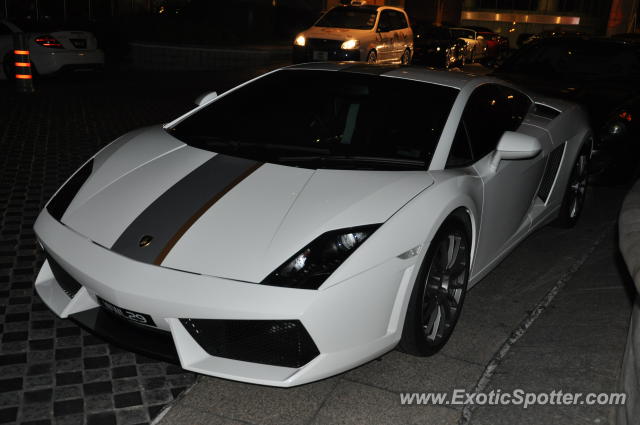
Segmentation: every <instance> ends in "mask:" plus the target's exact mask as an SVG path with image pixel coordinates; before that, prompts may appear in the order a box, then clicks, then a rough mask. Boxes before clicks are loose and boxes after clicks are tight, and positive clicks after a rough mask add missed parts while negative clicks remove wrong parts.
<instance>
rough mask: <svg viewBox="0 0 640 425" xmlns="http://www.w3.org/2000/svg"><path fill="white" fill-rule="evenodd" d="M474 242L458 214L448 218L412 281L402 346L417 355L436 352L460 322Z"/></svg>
mask: <svg viewBox="0 0 640 425" xmlns="http://www.w3.org/2000/svg"><path fill="white" fill-rule="evenodd" d="M470 251H471V244H470V238H469V235H468V233H467V228H466V226H465V225H464V223H463V222H462V221H461V220H460V219H459V218H458V217H454V216H452V217H450V218H448V219H447V220H446V221H445V222H444V224H443V225H442V227H441V228H440V230H438V233H436V236H435V237H434V238H433V241H432V243H431V246H430V247H429V250H428V251H427V254H426V256H425V258H424V260H423V262H422V265H421V267H420V271H419V272H418V277H417V279H416V281H415V283H414V285H413V290H412V292H411V298H410V299H409V306H408V308H407V315H406V317H405V322H404V328H403V330H402V338H401V340H400V346H399V348H400V349H401V350H402V351H404V352H405V353H408V354H413V355H415V356H430V355H433V354H435V353H437V352H438V351H439V350H440V349H441V348H442V347H444V345H445V344H446V342H447V341H448V340H449V337H450V336H451V334H452V332H453V329H454V327H455V325H456V323H457V322H458V318H459V317H460V312H461V311H462V305H463V303H464V299H465V295H466V292H467V284H468V282H469V264H470V255H469V254H470Z"/></svg>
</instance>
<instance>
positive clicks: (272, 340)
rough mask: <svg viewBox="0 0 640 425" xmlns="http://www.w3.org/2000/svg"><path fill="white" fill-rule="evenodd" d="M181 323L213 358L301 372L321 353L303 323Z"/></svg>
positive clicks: (292, 321)
mask: <svg viewBox="0 0 640 425" xmlns="http://www.w3.org/2000/svg"><path fill="white" fill-rule="evenodd" d="M180 322H181V323H182V325H183V326H184V327H185V329H186V330H187V331H188V332H189V334H190V335H191V336H192V337H193V339H195V340H196V342H197V343H198V344H199V345H200V346H201V347H202V348H203V349H204V350H205V351H206V352H207V353H209V354H210V355H212V356H216V357H224V358H227V359H233V360H241V361H245V362H251V363H261V364H267V365H272V366H283V367H291V368H299V367H301V366H304V365H305V364H307V363H309V362H310V361H311V360H313V359H314V358H315V357H316V356H317V355H318V354H320V352H319V351H318V348H317V347H316V344H315V343H314V342H313V339H311V336H309V333H308V332H307V330H306V329H305V328H304V326H303V325H302V323H301V322H300V321H299V320H204V319H180Z"/></svg>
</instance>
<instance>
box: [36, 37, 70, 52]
mask: <svg viewBox="0 0 640 425" xmlns="http://www.w3.org/2000/svg"><path fill="white" fill-rule="evenodd" d="M36 43H38V44H39V45H41V46H44V47H51V48H52V49H64V47H62V43H60V42H59V41H58V39H56V38H55V37H53V36H51V35H41V36H38V37H36Z"/></svg>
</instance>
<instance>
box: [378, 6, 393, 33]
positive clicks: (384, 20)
mask: <svg viewBox="0 0 640 425" xmlns="http://www.w3.org/2000/svg"><path fill="white" fill-rule="evenodd" d="M389 12H391V11H390V10H383V11H382V12H381V13H380V21H379V22H378V31H380V32H387V31H391V29H392V22H391V15H390V13H389Z"/></svg>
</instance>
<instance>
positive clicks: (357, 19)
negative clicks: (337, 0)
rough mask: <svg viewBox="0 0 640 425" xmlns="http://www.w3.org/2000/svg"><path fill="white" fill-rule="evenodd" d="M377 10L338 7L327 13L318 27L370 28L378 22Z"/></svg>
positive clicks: (319, 21) (317, 24) (317, 23)
mask: <svg viewBox="0 0 640 425" xmlns="http://www.w3.org/2000/svg"><path fill="white" fill-rule="evenodd" d="M377 15H378V12H377V10H375V9H368V8H362V7H336V8H334V9H331V10H330V11H328V12H327V13H325V14H324V15H323V16H322V18H320V20H318V22H316V24H315V26H316V27H332V28H351V29H358V30H369V29H371V28H373V26H374V25H375V23H376V16H377Z"/></svg>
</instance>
